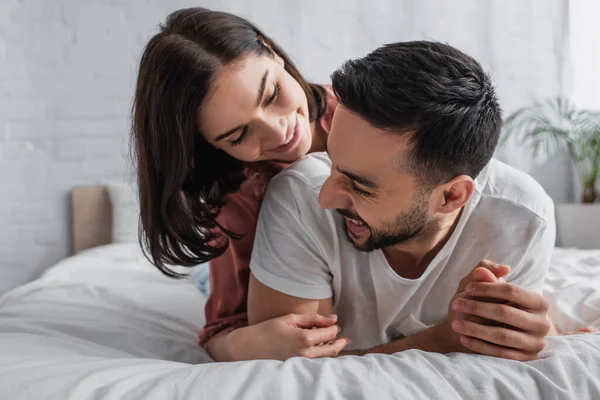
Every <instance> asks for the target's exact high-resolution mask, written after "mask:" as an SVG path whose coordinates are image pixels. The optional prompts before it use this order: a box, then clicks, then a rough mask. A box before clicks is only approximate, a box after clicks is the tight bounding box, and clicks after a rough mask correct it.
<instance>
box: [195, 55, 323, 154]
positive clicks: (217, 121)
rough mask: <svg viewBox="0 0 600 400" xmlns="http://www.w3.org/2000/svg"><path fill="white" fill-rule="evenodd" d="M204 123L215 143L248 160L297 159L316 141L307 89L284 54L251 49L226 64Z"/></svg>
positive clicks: (201, 123)
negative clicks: (290, 70) (260, 53)
mask: <svg viewBox="0 0 600 400" xmlns="http://www.w3.org/2000/svg"><path fill="white" fill-rule="evenodd" d="M198 126H199V128H200V131H201V132H202V133H203V134H204V136H205V138H206V140H208V142H209V143H211V144H212V145H213V146H215V147H217V148H219V149H222V150H223V151H225V152H227V153H228V154H229V155H231V156H233V157H235V158H237V159H239V160H242V161H247V162H253V161H262V160H279V161H288V162H292V161H295V160H297V159H298V158H300V157H302V156H303V155H305V154H306V153H307V152H308V150H309V149H310V146H311V143H312V131H311V125H310V122H309V114H308V101H307V99H306V94H305V93H304V91H303V90H302V88H301V87H300V85H299V84H298V82H297V81H296V80H295V79H294V78H293V77H292V76H291V75H290V74H289V73H288V72H287V71H286V70H285V69H284V65H283V60H282V59H281V58H280V57H278V56H274V57H271V56H269V55H263V56H257V55H249V56H247V57H245V58H243V59H242V60H241V61H239V62H236V63H233V64H230V65H227V66H226V67H224V68H222V69H221V71H219V72H218V73H217V75H216V77H215V82H214V83H213V85H212V88H211V89H210V91H209V94H208V96H207V98H206V100H205V101H204V104H203V105H202V107H201V109H200V111H199V113H198Z"/></svg>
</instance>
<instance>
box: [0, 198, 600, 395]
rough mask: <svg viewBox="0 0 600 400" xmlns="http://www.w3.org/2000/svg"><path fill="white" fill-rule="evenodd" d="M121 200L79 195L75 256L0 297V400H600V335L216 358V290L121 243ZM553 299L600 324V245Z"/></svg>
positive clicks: (583, 254) (566, 257)
mask: <svg viewBox="0 0 600 400" xmlns="http://www.w3.org/2000/svg"><path fill="white" fill-rule="evenodd" d="M109 197H110V196H109V195H108V194H107V190H106V188H85V190H83V189H82V190H79V191H78V190H76V191H74V196H73V209H74V215H73V224H74V227H73V230H74V244H73V247H74V249H75V250H76V254H75V255H74V256H72V257H69V258H67V259H65V260H63V261H62V262H60V263H59V264H57V265H55V266H54V267H52V268H50V269H49V270H48V271H47V272H46V273H45V274H44V275H43V276H42V277H41V278H40V279H38V280H36V281H34V282H31V283H28V284H26V285H24V286H22V287H19V288H17V289H15V290H13V291H11V292H9V293H7V294H6V295H4V296H3V297H2V298H1V299H0V399H11V400H12V399H61V400H68V399H73V400H84V399H159V400H165V399H203V398H206V399H241V398H244V399H362V398H368V399H385V398H395V399H398V398H402V399H507V398H523V399H544V400H548V399H600V333H594V334H585V335H572V336H564V337H553V338H549V339H548V345H547V348H546V349H545V350H544V351H543V353H542V354H541V357H540V359H538V360H536V361H532V362H527V363H521V362H514V361H509V360H501V359H495V358H491V357H486V356H479V355H466V354H450V355H447V356H446V355H440V354H434V353H425V352H421V351H416V350H411V351H406V352H403V353H399V354H396V355H369V356H365V357H354V356H346V357H341V358H338V359H318V360H309V359H302V358H293V359H290V360H288V361H287V362H278V361H266V360H264V361H251V362H238V363H215V362H213V360H211V359H210V357H209V356H208V355H207V354H206V353H205V352H204V351H203V350H202V349H201V348H200V347H198V345H197V344H196V338H197V333H198V331H199V329H200V327H201V326H202V324H203V323H204V316H203V307H204V302H205V301H206V297H205V296H204V295H203V294H202V293H201V292H200V291H199V290H198V289H197V288H196V287H195V286H194V285H193V284H192V283H191V282H190V281H189V280H184V281H176V280H171V279H168V278H166V277H164V276H162V275H161V274H160V273H159V272H158V271H157V270H156V269H155V268H154V267H152V266H151V265H150V264H149V263H148V261H147V260H146V259H145V257H144V256H143V255H142V252H141V250H140V248H139V245H138V244H137V242H136V241H131V240H120V241H119V240H118V241H115V240H114V236H115V235H114V234H113V233H112V232H114V229H113V228H114V227H115V224H114V222H113V221H112V220H114V214H115V211H114V208H115V206H114V204H113V205H112V206H111V205H110V199H109ZM113 200H114V198H113ZM111 207H112V209H111ZM107 221H108V222H107ZM107 225H108V226H107ZM545 295H546V296H547V298H548V299H549V300H550V303H551V310H550V313H551V316H552V317H553V318H554V320H555V321H556V322H557V323H558V325H559V327H560V328H561V329H565V330H574V329H576V328H579V327H581V326H584V325H592V326H595V327H596V328H600V250H598V251H596V250H586V251H581V250H574V249H556V251H555V253H554V256H553V261H552V267H551V271H550V274H549V277H548V279H547V282H546V286H545Z"/></svg>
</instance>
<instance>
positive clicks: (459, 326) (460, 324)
mask: <svg viewBox="0 0 600 400" xmlns="http://www.w3.org/2000/svg"><path fill="white" fill-rule="evenodd" d="M464 326H465V324H463V322H462V321H459V320H457V319H455V320H454V321H452V329H454V330H455V331H462V329H463V327H464Z"/></svg>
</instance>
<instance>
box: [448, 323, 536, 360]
mask: <svg viewBox="0 0 600 400" xmlns="http://www.w3.org/2000/svg"><path fill="white" fill-rule="evenodd" d="M452 329H453V330H454V331H455V332H458V333H460V334H462V335H465V336H469V337H472V338H477V339H481V340H484V341H486V342H488V343H492V344H497V345H499V346H503V347H510V348H513V349H517V350H521V351H523V352H525V353H539V352H540V351H542V349H543V348H544V344H545V342H544V336H540V337H534V336H532V335H530V334H527V333H523V332H519V331H515V330H512V329H507V328H504V327H498V326H486V325H481V324H477V323H473V322H469V321H461V320H455V321H453V322H452Z"/></svg>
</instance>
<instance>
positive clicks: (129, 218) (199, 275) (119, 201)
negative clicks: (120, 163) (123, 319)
mask: <svg viewBox="0 0 600 400" xmlns="http://www.w3.org/2000/svg"><path fill="white" fill-rule="evenodd" d="M106 186H107V188H108V194H109V196H110V201H111V202H112V209H113V224H112V241H113V242H115V243H137V242H138V226H139V221H140V207H139V197H138V192H137V185H136V184H132V183H128V182H126V181H125V180H123V181H114V182H110V183H108V184H107V185H106ZM142 258H143V261H144V265H146V264H147V265H148V266H152V265H151V263H149V262H148V261H147V260H146V257H145V256H144V255H143V253H142V251H141V249H140V259H142ZM152 267H153V268H154V266H152ZM172 268H173V269H174V270H175V271H177V272H186V273H189V277H190V280H191V281H192V282H193V284H194V286H196V287H197V288H198V290H199V291H200V293H202V294H203V295H204V296H208V295H209V293H210V280H209V274H208V263H203V264H199V265H198V266H196V267H193V268H191V269H190V268H183V267H176V266H173V267H172Z"/></svg>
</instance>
